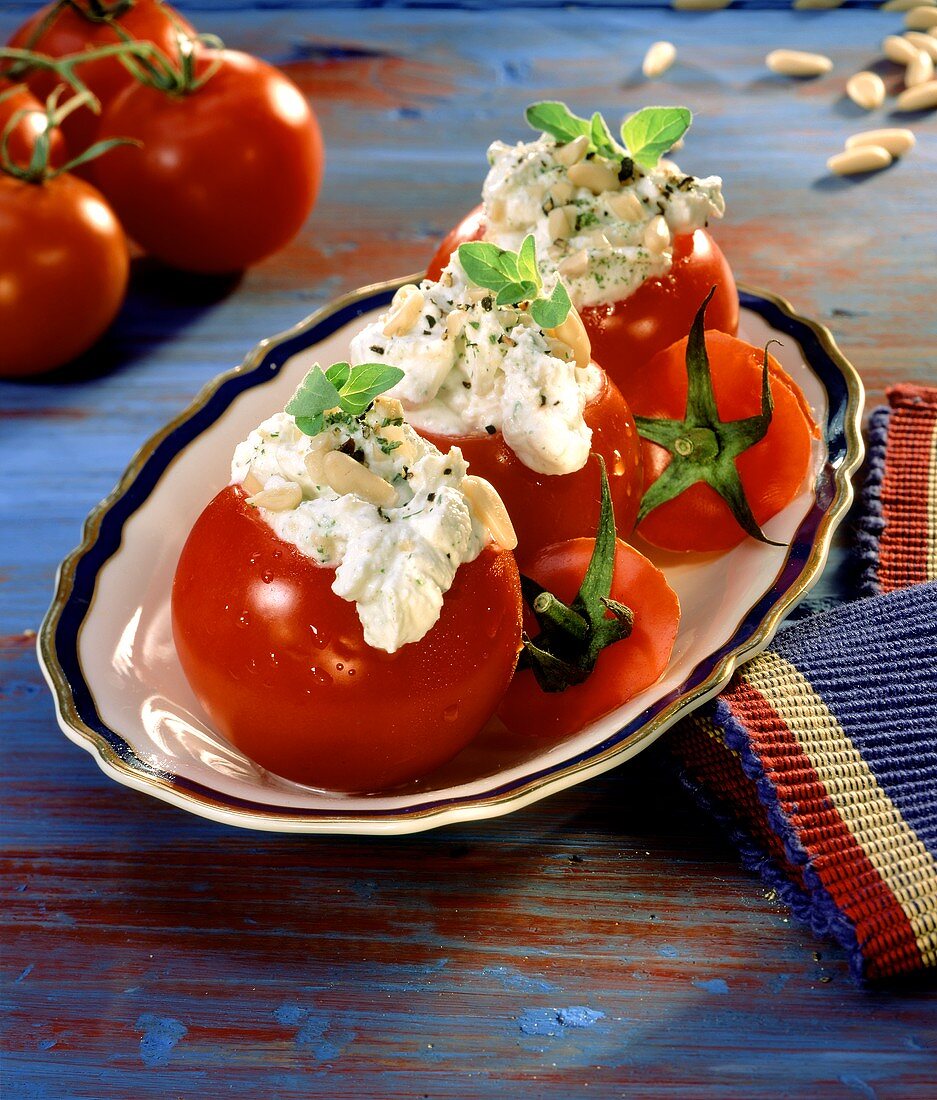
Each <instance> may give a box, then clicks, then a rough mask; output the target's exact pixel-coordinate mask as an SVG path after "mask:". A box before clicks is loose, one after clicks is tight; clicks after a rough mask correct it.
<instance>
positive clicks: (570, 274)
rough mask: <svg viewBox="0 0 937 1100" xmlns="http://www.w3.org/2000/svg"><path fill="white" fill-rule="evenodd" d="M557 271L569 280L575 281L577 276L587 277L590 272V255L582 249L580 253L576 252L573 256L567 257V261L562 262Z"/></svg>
mask: <svg viewBox="0 0 937 1100" xmlns="http://www.w3.org/2000/svg"><path fill="white" fill-rule="evenodd" d="M556 270H557V271H558V272H559V273H560V274H561V275H565V276H566V278H567V279H575V278H576V276H577V275H585V273H586V272H587V271H588V270H589V253H588V252H587V251H586V250H585V249H584V248H580V249H579V251H578V252H574V253H573V254H572V256H567V257H566V259H565V260H563V261H561V262H560V263H559V264H558V265H557V268H556Z"/></svg>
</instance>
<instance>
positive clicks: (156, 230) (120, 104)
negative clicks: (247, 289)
mask: <svg viewBox="0 0 937 1100" xmlns="http://www.w3.org/2000/svg"><path fill="white" fill-rule="evenodd" d="M213 62H220V66H219V68H218V70H217V71H216V72H215V74H214V75H213V76H212V77H211V78H210V79H209V80H208V81H207V82H206V83H205V84H203V85H202V86H201V87H200V88H198V89H197V90H196V91H194V92H190V93H188V94H187V95H167V94H166V93H165V92H162V91H159V90H157V89H155V88H151V87H147V86H146V85H142V84H134V85H131V86H130V87H128V88H125V89H124V90H123V91H122V92H121V93H120V94H119V95H118V96H117V98H116V99H115V100H114V101H113V103H111V105H110V107H109V108H108V109H107V110H106V111H105V112H104V116H103V117H102V119H101V132H100V137H101V138H102V139H106V138H117V137H129V138H135V139H137V140H138V141H139V142H140V143H141V146H140V147H139V148H134V147H130V146H124V147H122V148H119V149H114V150H113V151H112V152H110V153H108V154H107V156H105V157H102V158H101V160H100V161H97V162H96V163H95V166H94V173H95V178H96V180H97V181H98V183H99V185H100V187H101V190H102V191H103V192H104V194H105V195H107V197H108V199H109V200H110V202H111V203H112V205H113V206H114V209H115V210H116V211H117V214H118V217H119V218H120V220H121V222H122V223H123V225H124V228H125V229H126V230H127V233H128V234H129V235H130V236H131V237H132V238H133V239H134V240H135V241H136V242H137V243H138V244H139V245H141V246H142V247H143V248H144V249H146V251H147V252H149V253H150V254H151V255H153V256H156V257H157V258H158V259H160V260H163V261H164V262H165V263H167V264H170V265H172V266H174V267H180V268H183V269H184V270H186V271H201V272H229V271H238V270H240V269H241V268H244V267H247V266H248V265H250V264H254V263H257V262H258V261H259V260H262V259H264V257H266V256H269V255H270V254H271V253H273V252H276V251H277V250H278V249H280V248H282V247H283V246H284V245H285V244H287V243H288V242H289V241H290V240H291V239H292V238H293V237H294V236H295V235H296V234H297V233H298V232H299V230H300V228H301V227H302V225H303V222H304V221H305V220H306V217H307V215H308V214H309V211H310V210H311V209H312V205H313V203H314V202H315V198H316V194H317V193H318V190H319V182H320V179H321V175H322V162H323V151H322V138H321V136H320V133H319V126H318V123H317V122H316V119H315V115H314V114H313V113H312V110H311V108H310V107H309V105H308V103H307V102H306V100H305V99H304V98H303V95H302V93H301V92H300V90H299V89H298V88H297V87H296V85H295V84H293V83H292V82H291V81H289V80H287V78H286V77H285V76H284V75H283V74H282V73H281V72H279V71H278V70H277V69H274V68H273V67H272V66H270V65H267V64H265V63H264V62H263V61H258V60H257V59H256V58H254V57H249V56H248V55H247V54H243V53H236V52H233V51H231V50H223V51H208V50H206V51H204V52H203V53H202V54H201V55H200V57H199V60H198V61H197V63H196V71H197V73H198V74H201V73H204V72H205V70H206V68H207V67H208V66H209V64H211V63H213Z"/></svg>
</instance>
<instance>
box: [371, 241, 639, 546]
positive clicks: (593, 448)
mask: <svg viewBox="0 0 937 1100" xmlns="http://www.w3.org/2000/svg"><path fill="white" fill-rule="evenodd" d="M351 358H352V361H354V362H361V361H364V360H365V359H374V360H377V361H379V362H383V363H387V364H392V365H394V366H396V367H398V368H399V369H400V370H401V371H402V372H403V375H402V378H401V380H400V381H399V382H398V383H397V384H396V385H395V386H394V387H393V389H391V390H390V394H391V395H392V396H394V397H397V398H399V399H400V401H401V402H402V403H403V406H404V409H405V410H406V415H407V419H408V421H409V422H410V423H411V424H412V425H413V426H414V428H415V429H416V430H417V431H418V432H419V433H420V434H421V435H422V436H423V437H424V438H426V439H428V440H430V441H431V442H432V443H434V444H435V446H437V447H438V448H440V449H441V450H448V449H449V448H450V447H452V446H458V447H459V449H460V451H461V452H462V454H463V455H464V457H465V458H466V459H467V460H468V462H469V465H470V468H471V471H472V473H473V474H477V475H481V476H482V477H484V478H485V479H487V480H488V481H490V482H491V483H492V484H493V485H494V486H495V488H496V489H497V490H498V493H499V494H500V496H501V498H502V500H503V501H504V503H505V505H506V507H507V510H508V512H509V514H510V516H511V519H512V521H513V524H514V527H515V529H516V532H517V538H518V547H517V558H518V561H519V563H520V565H521V567H522V568H523V566H524V563H525V562H526V561H528V560H530V559H531V558H533V557H534V556H535V555H536V554H537V553H538V552H539V551H540V550H541V549H542V548H543V547H544V546H546V545H548V544H550V543H553V542H557V541H562V540H564V539H570V538H577V537H581V536H588V535H590V534H594V532H595V529H596V525H597V523H598V519H599V503H600V491H599V487H600V479H599V476H598V456H601V457H602V458H603V459H604V461H605V464H606V466H607V468H608V471H609V478H610V483H611V494H612V499H613V501H614V506H615V510H616V514H617V516H618V522H619V529H620V530H621V531H622V533H623V534H624V535H627V534H628V533H629V532H630V531H631V529H632V527H633V526H634V521H635V517H636V515H637V509H638V504H639V499H640V493H641V485H642V471H641V447H640V440H639V439H638V436H637V432H636V430H635V425H634V418H633V417H632V415H631V412H630V411H629V409H628V405H627V403H626V402H625V400H624V399H623V397H622V395H621V393H620V392H619V390H618V388H617V387H616V386H615V385H614V383H613V382H611V381H610V380H609V379H608V377H607V376H606V375H605V373H604V371H602V370H601V369H600V368H599V367H598V366H597V365H596V364H595V363H594V362H592V360H591V355H590V349H589V340H588V336H587V335H586V333H585V330H584V329H583V326H582V323H581V321H580V319H579V316H578V314H577V313H576V311H575V309H574V308H573V307H572V306H571V303H570V301H569V297H568V295H567V292H566V289H565V286H564V284H563V282H562V280H561V279H559V278H558V277H557V276H556V275H553V276H551V277H550V278H549V279H548V280H543V279H541V276H540V273H539V269H538V266H537V262H536V252H535V247H534V243H533V238H532V237H528V238H527V239H526V240H525V242H523V244H522V246H521V248H520V250H519V251H518V252H511V251H509V250H505V249H500V248H498V247H497V246H495V245H490V244H484V243H478V244H466V245H464V246H462V248H460V250H459V252H458V253H457V254H456V255H454V256H452V257H451V259H450V262H449V263H448V264H447V265H446V267H445V269H444V270H443V272H442V273H441V274H440V277H439V279H438V280H436V281H430V280H424V281H423V283H421V284H420V286H406V287H402V288H401V289H400V290H399V291H398V292H397V295H396V296H395V298H394V301H393V303H392V304H391V308H390V310H389V311H388V312H387V313H385V314H384V315H383V316H381V317H380V318H379V319H378V320H377V321H375V322H373V323H372V324H370V325H368V326H367V327H366V328H365V329H364V330H363V331H362V332H360V333H359V334H358V335H357V336H355V337H354V339H353V340H352V343H351Z"/></svg>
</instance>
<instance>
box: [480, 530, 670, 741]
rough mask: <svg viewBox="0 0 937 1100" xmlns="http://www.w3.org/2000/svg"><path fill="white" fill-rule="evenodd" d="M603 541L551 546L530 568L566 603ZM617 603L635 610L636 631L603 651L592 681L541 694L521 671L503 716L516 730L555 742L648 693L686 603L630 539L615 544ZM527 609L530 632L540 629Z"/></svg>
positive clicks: (529, 571)
mask: <svg viewBox="0 0 937 1100" xmlns="http://www.w3.org/2000/svg"><path fill="white" fill-rule="evenodd" d="M594 545H595V543H594V540H593V539H573V540H571V541H569V542H562V543H556V544H555V545H553V546H548V547H546V548H545V549H544V550H543V551H542V552H541V553H540V554H539V555H538V556H537V558H536V559H535V560H534V561H533V562H531V563H530V565H529V567H528V568H527V569H526V570H525V573H527V574H528V575H529V576H530V577H531V578H532V579H533V580H535V581H537V582H538V584H540V585H541V586H542V587H543V588H546V589H547V590H549V591H550V592H552V593H553V594H554V595H555V596H557V597H558V598H559V599H561V600H563V601H564V602H565V603H570V602H572V600H573V599H574V598H575V596H576V593H577V592H578V591H579V586H580V584H582V578H583V577H584V576H585V573H586V569H587V568H588V565H589V559H590V558H591V556H592V550H593V547H594ZM611 596H612V599H614V600H618V601H620V602H621V603H623V604H626V605H627V606H628V607H630V608H631V610H632V611H633V613H634V627H633V629H632V631H631V634H630V635H629V636H628V637H627V638H624V639H623V640H622V641H620V642H615V643H614V644H613V645H610V646H608V647H607V648H606V649H604V650H603V651H602V652H601V653H600V654H599V659H598V661H597V662H596V665H595V668H594V670H593V672H592V674H591V676H590V677H589V679H588V680H586V681H585V683H582V684H577V685H576V686H575V687H571V688H567V690H566V691H563V692H552V693H547V692H544V691H541V689H540V686H539V685H538V684H537V681H536V680H535V679H534V674H533V673H532V672H531V671H530V669H526V668H525V669H519V670H518V671H517V673H516V674H515V676H514V679H513V680H512V681H511V686H510V688H509V689H508V693H507V695H506V696H505V697H504V701H503V702H502V704H501V706H500V708H499V710H498V715H499V717H500V718H501V720H502V721H503V722H504V724H505V725H506V726H507V727H508V729H510V730H511V731H512V732H513V733H517V734H521V735H524V736H527V737H530V738H531V739H534V740H537V741H539V742H544V741H547V742H552V741H555V740H557V739H559V738H561V737H566V736H567V735H569V734H571V733H576V732H578V731H579V730H580V729H582V728H583V726H585V725H587V724H588V723H589V722H594V721H596V720H597V719H598V718H601V717H602V716H603V715H605V714H608V713H609V712H610V711H612V710H614V709H615V708H616V707H619V706H621V704H622V703H625V702H627V701H628V700H629V699H631V698H633V697H634V696H635V695H637V694H638V693H639V692H641V691H643V690H644V689H645V688H647V687H650V686H651V684H653V683H654V682H655V681H656V680H657V679H659V678H660V675H661V673H662V672H663V671H664V669H665V668H666V667H667V662H668V661H669V660H670V655H671V653H672V652H673V645H674V640H675V639H676V637H677V629H678V627H679V625H680V602H679V600H678V599H677V595H676V593H675V592H674V591H673V589H672V588H671V587H670V585H669V584H668V583H667V580H666V578H665V577H664V574H663V573H662V572H661V571H660V570H659V569H658V568H657V567H656V566H655V565H654V564H653V563H652V562H650V561H648V559H647V558H646V557H644V555H643V554H641V553H639V552H638V551H637V550H635V549H634V547H633V546H629V545H628V544H627V543H624V542H622V541H621V540H620V539H619V540H618V543H617V545H616V547H615V567H614V573H613V576H612V592H611ZM528 616H529V611H526V609H525V624H526V627H527V630H528V633H530V634H532V635H534V636H535V635H536V632H537V628H536V624H535V623H534V621H533V618H532V617H528Z"/></svg>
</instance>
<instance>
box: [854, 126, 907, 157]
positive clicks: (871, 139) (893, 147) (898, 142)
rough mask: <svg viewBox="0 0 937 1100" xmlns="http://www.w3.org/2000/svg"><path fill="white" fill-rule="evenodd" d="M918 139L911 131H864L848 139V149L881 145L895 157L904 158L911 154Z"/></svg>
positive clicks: (895, 128)
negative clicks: (905, 155)
mask: <svg viewBox="0 0 937 1100" xmlns="http://www.w3.org/2000/svg"><path fill="white" fill-rule="evenodd" d="M915 142H916V138H915V137H914V134H913V133H912V132H911V131H910V130H901V129H898V128H897V127H893V128H892V127H890V128H888V129H885V130H864V131H863V132H862V133H860V134H853V135H852V136H851V137H848V138H846V148H847V149H856V148H858V147H860V146H863V145H880V146H881V147H882V148H883V149H887V150H888V151H889V153H891V155H892V156H893V157H902V156H904V154H905V153H908V152H910V151H911V150H912V149H913V148H914V145H915Z"/></svg>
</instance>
